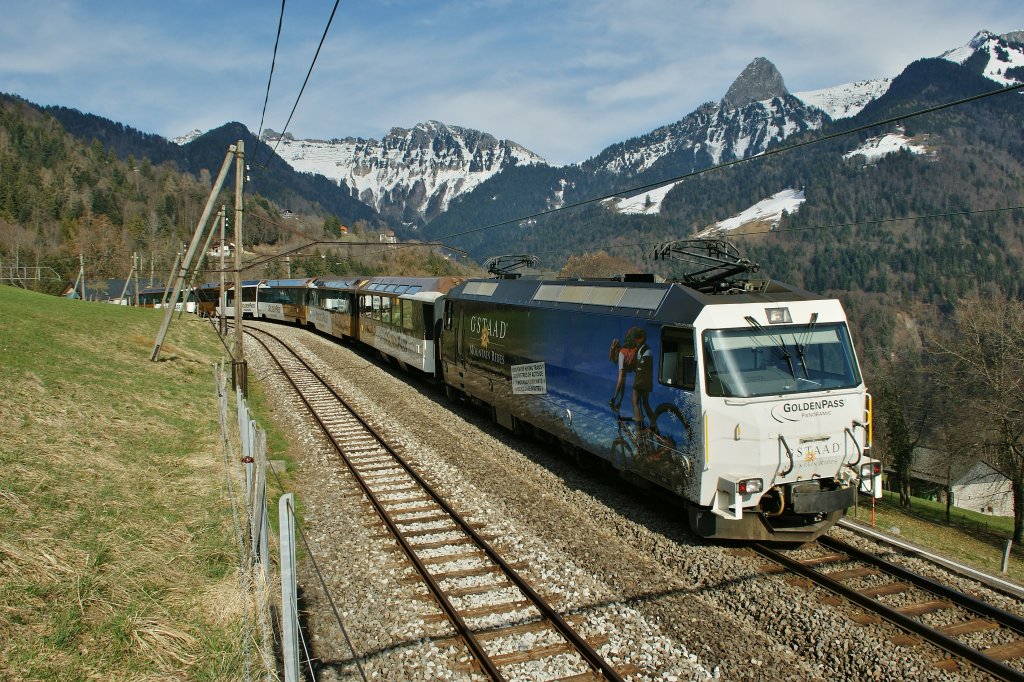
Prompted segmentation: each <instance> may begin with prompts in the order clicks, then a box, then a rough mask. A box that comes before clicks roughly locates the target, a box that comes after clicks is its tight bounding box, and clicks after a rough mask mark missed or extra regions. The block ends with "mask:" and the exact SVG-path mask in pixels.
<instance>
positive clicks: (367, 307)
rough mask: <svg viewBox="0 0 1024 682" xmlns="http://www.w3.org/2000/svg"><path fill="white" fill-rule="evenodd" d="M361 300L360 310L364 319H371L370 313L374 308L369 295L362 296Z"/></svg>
mask: <svg viewBox="0 0 1024 682" xmlns="http://www.w3.org/2000/svg"><path fill="white" fill-rule="evenodd" d="M359 299H360V301H359V309H360V311H361V312H362V314H363V317H370V312H371V311H372V309H373V307H372V305H371V303H370V296H369V294H363V295H362V296H360V297H359Z"/></svg>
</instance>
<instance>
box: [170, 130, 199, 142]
mask: <svg viewBox="0 0 1024 682" xmlns="http://www.w3.org/2000/svg"><path fill="white" fill-rule="evenodd" d="M202 134H203V131H202V130H199V129H198V128H197V129H195V130H192V131H191V132H188V133H185V134H184V135H181V136H179V137H175V138H173V139H172V140H171V142H173V143H174V144H177V145H185V144H188V143H189V142H191V141H192V140H195V139H196V138H197V137H199V136H200V135H202Z"/></svg>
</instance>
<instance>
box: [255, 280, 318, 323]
mask: <svg viewBox="0 0 1024 682" xmlns="http://www.w3.org/2000/svg"><path fill="white" fill-rule="evenodd" d="M313 281H314V280H313V279H271V280H266V281H264V282H261V283H260V284H259V286H258V295H257V298H258V302H257V306H256V310H257V312H256V316H257V317H258V318H259V319H261V320H277V321H278V322H294V323H295V324H298V325H305V324H306V303H307V298H308V296H309V287H310V285H311V283H312V282H313Z"/></svg>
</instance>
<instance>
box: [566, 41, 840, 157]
mask: <svg viewBox="0 0 1024 682" xmlns="http://www.w3.org/2000/svg"><path fill="white" fill-rule="evenodd" d="M827 120H828V115H827V114H826V112H825V111H823V110H822V109H820V108H818V107H816V106H808V105H807V104H805V103H804V102H803V101H801V100H800V99H798V98H796V97H794V96H793V95H791V94H790V93H789V91H788V90H787V89H786V84H785V82H784V81H783V79H782V75H781V74H780V73H779V71H778V69H776V68H775V65H774V64H772V63H771V62H770V61H768V60H767V59H764V58H763V57H758V58H757V59H755V60H754V61H753V62H751V63H750V64H749V65H748V66H747V67H746V68H745V69H744V70H743V72H742V73H741V74H740V75H739V77H738V78H737V79H736V80H735V81H734V82H733V84H732V85H731V86H730V87H729V90H728V92H727V93H726V95H725V97H724V98H722V100H721V101H720V102H718V103H717V104H716V103H711V102H709V103H707V104H703V105H701V106H700V107H699V108H698V109H697V110H696V111H694V112H693V113H691V114H690V115H689V116H687V117H686V118H684V119H682V120H680V121H677V122H676V123H672V124H670V125H667V126H663V127H661V128H658V129H657V130H654V131H652V132H650V133H648V134H647V135H643V136H641V137H638V138H634V139H632V140H629V141H628V142H624V143H622V144H618V145H614V146H612V147H609V148H608V149H606V150H605V151H603V152H602V153H601V154H599V155H598V156H596V157H594V158H593V159H591V160H590V161H588V162H586V163H585V164H584V167H587V168H590V169H593V170H598V171H606V172H610V173H616V174H624V175H627V176H635V175H639V174H641V173H644V172H645V171H648V170H651V169H652V168H655V167H656V165H657V164H659V163H660V164H665V165H671V167H672V169H673V170H674V171H675V172H688V171H690V170H693V169H696V168H702V167H706V166H710V165H714V164H718V163H721V162H723V161H731V160H734V159H743V158H747V157H749V156H753V155H755V154H760V153H761V152H763V151H765V150H766V149H767V148H768V147H769V146H770V145H772V144H775V143H778V142H780V141H781V140H784V139H786V138H787V137H789V136H791V135H793V134H795V133H800V132H804V131H806V130H817V129H818V128H820V127H821V126H822V125H823V124H824V123H825V122H826V121H827Z"/></svg>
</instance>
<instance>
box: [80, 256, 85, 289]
mask: <svg viewBox="0 0 1024 682" xmlns="http://www.w3.org/2000/svg"><path fill="white" fill-rule="evenodd" d="M78 279H79V281H81V282H82V300H83V301H84V300H85V256H83V255H82V254H78Z"/></svg>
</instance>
